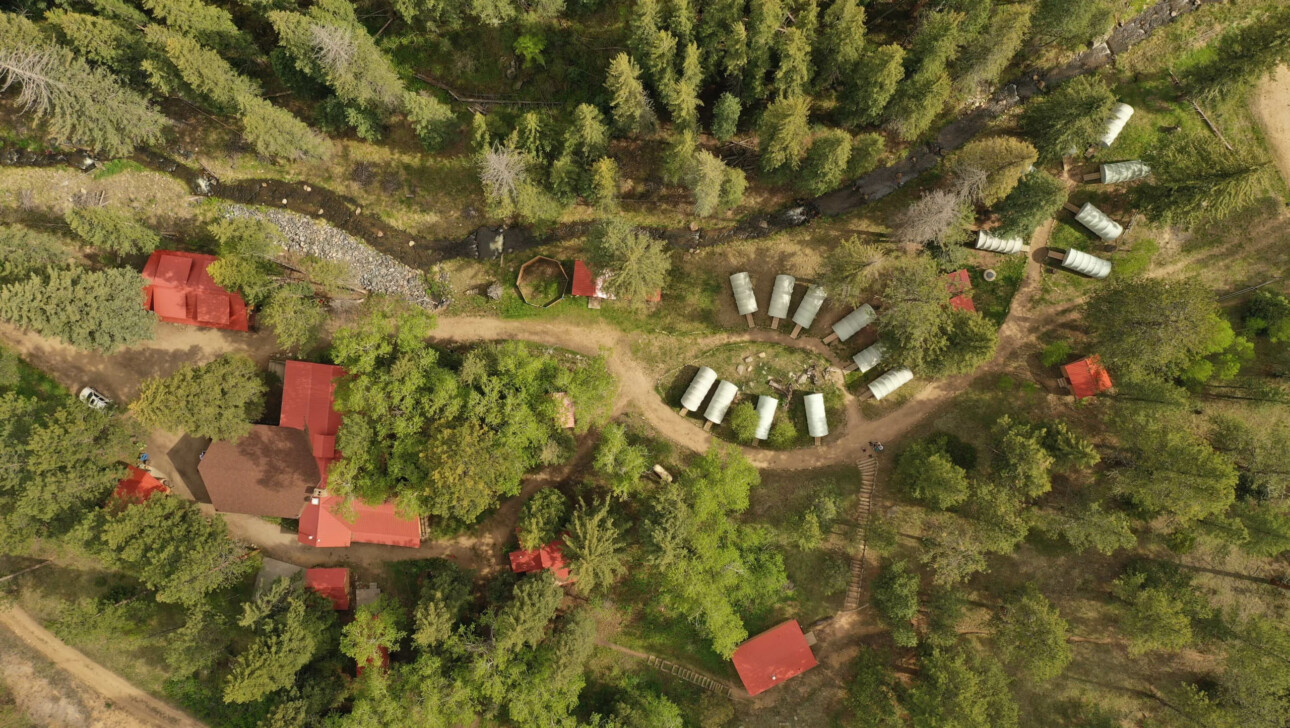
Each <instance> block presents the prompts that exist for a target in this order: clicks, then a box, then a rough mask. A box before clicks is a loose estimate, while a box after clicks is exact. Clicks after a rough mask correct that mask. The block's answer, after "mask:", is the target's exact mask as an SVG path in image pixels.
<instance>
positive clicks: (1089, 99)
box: [1021, 76, 1115, 160]
mask: <svg viewBox="0 0 1290 728" xmlns="http://www.w3.org/2000/svg"><path fill="white" fill-rule="evenodd" d="M1114 103H1115V96H1114V95H1112V93H1111V90H1110V89H1108V88H1107V87H1106V84H1105V83H1103V82H1102V81H1099V80H1095V79H1092V78H1089V77H1088V76H1080V77H1079V78H1074V79H1071V80H1070V81H1067V82H1066V83H1064V84H1062V85H1061V86H1058V87H1057V90H1055V91H1053V92H1052V93H1050V94H1048V95H1046V96H1043V97H1041V98H1038V99H1034V100H1032V101H1031V102H1030V103H1029V104H1027V105H1026V108H1025V110H1024V111H1023V112H1022V114H1021V130H1022V131H1024V132H1025V133H1026V135H1027V136H1029V137H1030V138H1031V140H1032V141H1034V143H1035V148H1036V149H1038V150H1039V156H1040V157H1041V158H1043V159H1048V160H1054V159H1060V158H1062V157H1064V156H1067V155H1070V154H1078V153H1080V152H1082V151H1084V149H1085V148H1086V147H1088V146H1089V145H1090V144H1092V143H1093V142H1094V141H1096V140H1097V138H1098V137H1099V136H1100V135H1101V133H1102V129H1103V127H1104V125H1105V124H1106V116H1107V114H1108V113H1110V111H1111V106H1112V104H1114Z"/></svg>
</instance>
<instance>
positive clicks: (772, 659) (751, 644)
mask: <svg viewBox="0 0 1290 728" xmlns="http://www.w3.org/2000/svg"><path fill="white" fill-rule="evenodd" d="M731 659H732V660H733V661H734V663H735V671H736V672H738V673H739V679H740V680H742V681H743V684H744V687H745V688H747V690H748V694H749V695H757V694H759V693H763V692H766V691H767V690H770V689H771V688H773V687H775V686H776V685H778V684H780V683H782V682H784V681H785V680H788V679H789V678H793V677H796V676H798V675H801V674H802V673H804V672H806V671H807V670H809V669H811V668H812V667H815V666H816V665H817V664H819V663H818V662H816V660H815V655H814V654H812V653H811V643H810V642H808V641H807V639H806V635H804V634H802V627H801V625H799V624H798V623H797V620H796V619H792V620H789V621H787V622H784V623H783V624H781V625H779V626H776V627H772V628H770V629H768V630H766V631H765V632H762V633H761V634H759V635H757V636H756V637H753V638H752V639H750V640H748V641H747V642H745V643H743V644H742V645H739V647H738V648H736V649H735V654H734V656H733V657H732V658H731Z"/></svg>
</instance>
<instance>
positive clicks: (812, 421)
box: [802, 392, 829, 444]
mask: <svg viewBox="0 0 1290 728" xmlns="http://www.w3.org/2000/svg"><path fill="white" fill-rule="evenodd" d="M802 401H803V402H804V403H805V404H806V432H807V434H809V435H810V436H811V437H814V438H815V442H816V443H817V444H818V443H819V441H820V438H821V437H826V436H827V435H828V434H829V421H828V418H827V417H826V416H825V413H824V395H823V394H820V393H819V392H816V393H814V394H808V395H806V396H805V397H803V398H802Z"/></svg>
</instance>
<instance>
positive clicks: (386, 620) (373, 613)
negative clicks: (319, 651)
mask: <svg viewBox="0 0 1290 728" xmlns="http://www.w3.org/2000/svg"><path fill="white" fill-rule="evenodd" d="M402 623H403V608H402V607H401V606H399V603H398V602H396V601H395V600H394V599H393V598H391V597H390V596H389V595H387V594H382V595H381V596H380V597H377V599H376V601H374V602H371V603H369V604H364V605H363V606H361V607H359V608H358V609H357V610H355V611H354V621H352V622H350V623H349V624H347V625H345V626H344V627H343V628H342V629H341V635H340V651H341V652H343V653H345V655H347V656H348V657H349V658H351V659H352V660H354V662H356V663H358V665H359V666H360V667H371V666H379V665H380V663H381V659H382V655H383V654H388V653H390V652H394V651H396V650H398V649H399V641H400V640H402V639H403V638H404V637H406V636H407V633H406V632H404V631H403V629H402ZM383 651H384V652H383Z"/></svg>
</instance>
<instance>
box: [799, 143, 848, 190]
mask: <svg viewBox="0 0 1290 728" xmlns="http://www.w3.org/2000/svg"><path fill="white" fill-rule="evenodd" d="M850 161H851V135H850V134H848V133H846V132H845V131H843V130H841V129H829V130H826V131H824V132H821V133H820V134H817V135H816V136H815V139H814V140H812V141H811V147H810V149H808V150H807V152H806V161H805V162H804V163H803V164H802V172H801V175H799V176H798V178H797V180H798V186H799V187H801V189H802V191H804V192H806V193H807V194H810V195H822V194H824V193H825V192H828V191H830V190H834V189H837V188H838V187H839V186H841V184H842V180H843V178H844V177H845V176H846V174H847V168H848V166H849V163H850Z"/></svg>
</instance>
